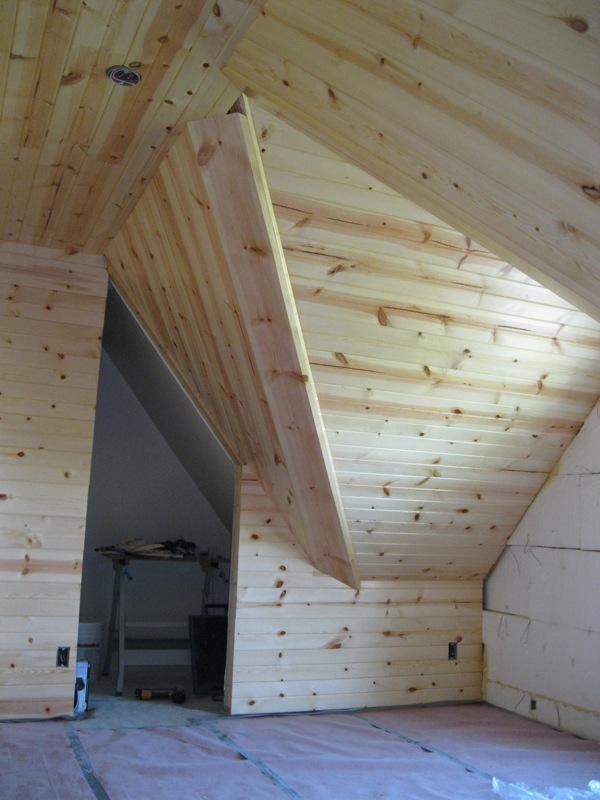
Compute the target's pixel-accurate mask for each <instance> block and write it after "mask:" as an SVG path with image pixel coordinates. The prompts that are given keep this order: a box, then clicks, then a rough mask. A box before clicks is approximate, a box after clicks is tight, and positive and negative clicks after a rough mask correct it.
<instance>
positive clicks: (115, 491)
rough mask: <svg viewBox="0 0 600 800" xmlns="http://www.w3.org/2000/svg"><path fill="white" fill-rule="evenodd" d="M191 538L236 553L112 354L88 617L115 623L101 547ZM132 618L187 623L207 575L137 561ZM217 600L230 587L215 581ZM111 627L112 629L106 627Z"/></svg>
mask: <svg viewBox="0 0 600 800" xmlns="http://www.w3.org/2000/svg"><path fill="white" fill-rule="evenodd" d="M138 537H139V538H143V539H146V540H148V541H164V540H166V539H171V540H173V539H178V538H184V539H186V540H188V541H194V542H195V543H196V545H197V547H198V549H199V550H201V551H204V550H207V549H208V548H209V547H214V548H215V549H216V550H217V551H218V552H219V554H220V555H229V553H230V550H231V535H230V532H229V530H228V529H227V528H226V526H225V525H224V524H223V521H222V520H221V519H220V518H219V516H218V515H217V514H216V512H215V511H214V509H213V508H212V506H211V504H210V503H209V502H208V501H207V499H206V497H205V496H204V494H203V493H202V492H201V491H200V489H199V488H198V484H197V482H196V481H194V480H193V479H192V478H191V476H190V475H189V473H188V471H187V469H186V468H185V467H184V466H183V465H182V463H181V462H180V460H179V459H178V457H177V456H176V455H175V453H174V452H173V450H172V448H171V447H170V446H169V444H167V442H166V440H165V438H164V437H163V436H162V435H161V433H160V432H159V431H158V429H157V428H156V426H155V425H154V423H153V421H152V420H151V419H150V416H149V415H148V413H146V411H145V409H144V408H143V407H142V405H141V403H140V402H139V400H138V399H137V398H136V396H135V395H134V393H133V392H132V391H131V389H130V387H129V386H128V384H127V383H126V382H125V380H124V379H123V377H122V375H121V373H120V371H119V370H118V369H117V368H116V366H115V365H114V363H113V361H112V360H111V358H110V357H109V356H108V354H107V353H106V351H103V353H102V358H101V362H100V380H99V389H98V402H97V412H96V423H95V430H94V449H93V455H92V471H91V482H90V490H89V498H88V515H87V528H86V545H85V553H84V562H83V582H82V597H81V612H80V613H81V616H82V617H89V618H94V619H103V620H104V621H105V623H106V622H107V621H108V614H109V606H110V592H111V589H112V568H111V565H110V564H109V562H108V560H107V559H105V558H104V557H103V556H101V555H100V554H98V553H97V552H95V548H97V547H102V546H105V545H111V544H115V543H117V542H120V541H121V540H122V539H126V538H138ZM131 572H132V574H133V580H132V581H130V582H128V585H127V591H128V601H127V609H128V618H129V620H130V621H146V622H150V621H164V622H177V621H181V620H183V621H184V623H185V622H187V615H188V614H189V613H198V610H199V600H200V592H201V589H202V585H203V578H202V573H201V571H200V568H199V567H198V566H196V565H178V564H172V565H165V564H162V565H161V564H142V563H140V562H137V563H136V564H134V565H132V569H131ZM215 587H216V588H215V592H216V594H215V597H214V598H213V599H214V602H227V594H228V587H227V585H226V584H225V582H223V581H217V582H216V585H215ZM105 627H106V626H105Z"/></svg>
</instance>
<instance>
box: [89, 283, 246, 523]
mask: <svg viewBox="0 0 600 800" xmlns="http://www.w3.org/2000/svg"><path fill="white" fill-rule="evenodd" d="M103 346H104V349H105V350H106V352H107V354H108V355H109V356H110V358H111V359H112V361H113V363H114V364H115V366H116V367H117V369H118V370H119V371H120V373H121V375H122V376H123V378H124V379H125V380H126V381H127V383H128V384H129V387H130V388H131V390H132V391H133V393H134V394H135V396H136V397H137V399H138V400H139V402H140V403H141V405H142V406H143V407H144V409H145V411H146V413H147V414H148V416H149V417H150V419H151V420H152V421H153V423H154V425H156V427H157V428H158V430H159V431H160V432H161V433H162V435H163V437H164V438H165V439H166V441H167V442H168V443H169V446H170V447H171V449H172V450H173V452H174V453H175V454H176V456H177V458H178V459H179V461H180V462H181V463H182V464H183V466H184V467H185V469H186V470H187V472H188V474H189V475H190V477H191V478H192V480H193V481H195V482H196V484H197V485H198V488H199V489H200V491H201V492H202V493H203V494H204V496H205V497H206V499H207V500H208V502H209V503H210V504H211V506H212V507H213V509H214V510H215V512H216V514H217V515H218V516H219V517H220V519H221V521H222V522H223V524H224V525H225V527H227V528H228V529H229V530H231V525H232V513H233V504H234V486H235V467H234V464H233V462H232V460H231V459H230V457H229V455H228V454H227V452H226V451H225V450H224V449H223V447H222V445H221V443H220V442H219V440H218V439H217V438H216V436H215V435H214V433H213V432H212V431H211V429H210V427H209V426H208V425H207V423H206V422H205V420H204V419H203V417H202V416H201V414H200V413H199V411H198V410H197V409H196V408H195V406H194V405H193V404H192V402H191V401H190V399H189V397H188V396H187V394H186V393H185V391H184V390H183V388H182V387H181V384H180V383H179V382H178V381H177V379H176V378H175V376H174V375H173V373H172V372H171V370H170V369H169V367H168V366H167V365H166V364H165V362H164V361H163V358H162V356H161V355H160V353H159V352H158V351H157V349H156V348H155V347H154V345H153V344H152V342H151V341H150V339H149V338H148V337H147V336H146V334H145V332H144V331H143V330H142V328H141V326H140V324H139V323H138V321H137V319H136V318H135V316H134V315H133V314H132V313H131V311H130V309H129V308H128V306H127V305H126V303H125V302H124V301H123V299H122V298H121V296H120V295H119V293H118V291H117V290H116V289H115V287H114V285H113V284H112V283H111V284H109V289H108V295H107V299H106V321H105V325H104V334H103Z"/></svg>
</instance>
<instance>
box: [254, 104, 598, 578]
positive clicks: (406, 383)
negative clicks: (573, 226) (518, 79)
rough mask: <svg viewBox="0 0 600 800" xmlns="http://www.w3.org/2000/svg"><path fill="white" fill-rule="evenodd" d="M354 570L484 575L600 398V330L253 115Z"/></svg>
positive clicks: (349, 168)
mask: <svg viewBox="0 0 600 800" xmlns="http://www.w3.org/2000/svg"><path fill="white" fill-rule="evenodd" d="M253 115H254V120H255V126H256V131H257V137H258V140H259V142H260V146H261V151H262V152H261V159H262V162H263V164H264V168H265V172H266V176H267V182H268V184H269V188H270V193H271V198H272V201H273V205H274V211H275V214H276V219H277V223H278V227H279V231H280V236H281V240H282V244H283V247H284V252H285V256H286V262H287V266H288V271H289V274H290V280H291V282H292V288H293V291H294V297H295V300H296V304H297V308H298V314H299V317H300V323H301V326H302V332H303V336H304V341H305V343H306V347H307V351H308V355H309V358H310V362H311V367H312V371H313V376H314V379H315V385H316V388H317V394H318V399H319V402H320V407H321V413H322V418H323V422H324V424H325V427H326V430H327V434H328V438H329V443H330V449H331V453H332V457H333V460H334V466H335V470H336V476H337V479H338V482H339V487H340V493H341V496H342V501H343V503H344V509H345V512H346V516H347V520H348V527H349V530H350V535H351V537H352V541H353V544H354V548H355V553H356V559H357V561H358V564H359V570H360V574H361V578H362V579H363V580H366V579H376V578H378V577H379V578H382V579H384V578H389V577H390V576H391V575H394V576H395V577H397V578H399V579H400V578H402V579H407V578H411V577H412V578H416V577H427V578H428V579H431V580H436V579H438V580H439V579H443V578H445V577H449V576H452V577H454V578H462V579H467V578H474V577H482V576H484V575H485V574H486V573H487V572H488V570H489V568H490V566H491V565H492V564H493V563H494V562H495V559H496V557H497V555H498V553H499V552H500V550H501V549H502V547H503V545H504V542H505V541H506V539H507V538H508V537H509V536H510V534H511V533H512V530H513V529H514V527H515V525H516V524H517V522H518V520H519V519H520V517H521V515H522V513H523V512H524V510H525V509H526V508H527V506H528V504H529V503H530V501H531V499H532V498H533V497H534V496H535V494H536V493H537V491H538V490H539V488H540V486H541V485H542V483H543V482H544V481H545V479H546V477H547V476H548V474H549V473H550V471H551V470H552V467H553V466H554V464H555V462H556V460H557V459H558V457H559V456H560V454H561V452H562V451H563V450H564V449H565V448H566V447H567V445H568V444H569V442H570V441H571V440H572V438H573V436H574V434H575V433H576V432H577V430H578V429H579V427H580V425H581V422H582V421H583V420H584V419H585V417H586V416H587V414H588V413H589V411H590V409H591V408H592V407H593V405H594V403H595V402H596V397H597V393H598V391H599V389H600V323H598V322H596V321H595V320H593V319H591V318H590V317H588V316H587V315H586V314H584V313H583V312H581V311H579V310H577V309H576V308H573V306H571V305H570V304H569V303H567V302H566V301H565V300H563V299H562V298H560V297H558V296H556V295H554V294H553V293H552V292H550V291H549V290H548V289H546V288H544V287H542V286H540V285H538V284H536V283H535V281H533V280H532V279H531V278H530V277H528V276H527V275H524V274H523V273H521V272H519V270H517V269H515V268H514V267H512V266H511V265H510V264H507V263H506V262H505V261H502V260H501V259H499V258H498V257H496V256H493V255H492V254H491V253H490V252H488V251H486V250H485V249H484V248H483V247H482V246H481V245H479V244H477V243H476V242H474V241H473V240H469V239H468V237H465V236H464V235H461V234H459V233H458V232H456V231H453V230H451V229H449V228H448V226H447V225H446V224H445V223H443V222H441V221H440V220H439V219H437V218H435V217H432V216H431V215H430V214H429V213H427V212H423V211H422V209H420V208H419V207H418V206H417V205H416V204H411V203H410V202H409V201H408V200H407V199H406V198H405V197H404V198H403V197H400V196H398V195H397V194H395V193H394V192H392V191H391V190H390V189H389V188H388V187H387V186H386V185H385V184H383V183H381V182H379V181H378V180H376V179H375V178H374V177H373V176H371V175H369V174H367V173H365V172H364V171H362V170H360V169H359V168H357V167H356V166H353V165H352V164H349V163H348V161H347V160H345V159H344V158H343V157H340V156H339V155H337V154H335V153H334V152H333V151H331V150H327V148H324V147H323V146H322V145H320V144H318V143H315V141H314V139H312V138H311V137H308V136H306V135H303V134H301V133H299V132H298V131H297V130H296V131H295V130H294V129H293V128H292V127H291V126H290V125H288V124H287V123H286V122H285V121H283V120H282V119H281V118H280V117H278V116H275V115H274V114H272V113H270V112H269V111H267V110H265V109H263V108H262V107H259V106H258V105H256V104H254V105H253Z"/></svg>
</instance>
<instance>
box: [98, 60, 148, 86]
mask: <svg viewBox="0 0 600 800" xmlns="http://www.w3.org/2000/svg"><path fill="white" fill-rule="evenodd" d="M106 76H107V78H108V79H109V80H111V81H112V82H113V83H116V84H117V86H137V85H138V83H139V82H140V81H141V80H142V76H141V75H140V73H139V72H138V71H137V70H135V69H132V68H131V67H126V66H125V65H124V64H115V65H114V66H113V67H109V68H108V69H107V70H106Z"/></svg>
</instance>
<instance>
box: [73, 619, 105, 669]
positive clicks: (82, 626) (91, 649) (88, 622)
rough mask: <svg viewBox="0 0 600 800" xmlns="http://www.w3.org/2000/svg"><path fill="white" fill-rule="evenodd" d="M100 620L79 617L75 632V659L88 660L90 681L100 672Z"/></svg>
mask: <svg viewBox="0 0 600 800" xmlns="http://www.w3.org/2000/svg"><path fill="white" fill-rule="evenodd" d="M103 628H104V624H103V623H102V622H100V620H95V619H80V620H79V631H78V634H77V660H78V661H89V662H90V683H93V682H94V681H95V680H96V679H97V677H98V675H99V674H100V651H101V649H102V630H103Z"/></svg>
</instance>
